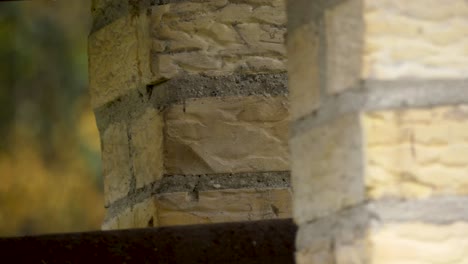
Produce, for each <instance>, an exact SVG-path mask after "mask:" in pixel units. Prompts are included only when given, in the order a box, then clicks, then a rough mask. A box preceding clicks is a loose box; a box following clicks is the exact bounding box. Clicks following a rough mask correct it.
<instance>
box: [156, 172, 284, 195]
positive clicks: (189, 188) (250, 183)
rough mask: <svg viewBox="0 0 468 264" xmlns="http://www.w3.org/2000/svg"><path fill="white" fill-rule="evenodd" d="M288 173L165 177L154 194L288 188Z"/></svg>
mask: <svg viewBox="0 0 468 264" xmlns="http://www.w3.org/2000/svg"><path fill="white" fill-rule="evenodd" d="M289 174H290V173H289V171H268V172H242V173H218V174H203V175H165V177H164V178H163V179H162V180H161V181H160V182H159V186H158V188H157V190H156V191H155V192H156V193H171V192H193V191H194V190H196V191H206V190H224V189H248V188H253V189H271V188H289V187H290V186H291V180H290V175H289Z"/></svg>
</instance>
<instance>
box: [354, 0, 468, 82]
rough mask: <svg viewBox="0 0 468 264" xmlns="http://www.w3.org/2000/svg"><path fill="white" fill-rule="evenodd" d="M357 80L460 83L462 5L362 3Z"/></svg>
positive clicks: (467, 39) (465, 65)
mask: <svg viewBox="0 0 468 264" xmlns="http://www.w3.org/2000/svg"><path fill="white" fill-rule="evenodd" d="M364 20H365V24H366V35H365V38H364V42H365V44H364V45H365V53H364V65H363V66H364V68H363V75H362V76H363V77H364V78H370V79H398V78H429V79H442V78H465V77H466V73H467V72H468V49H467V47H468V34H467V30H468V26H467V23H468V2H467V1H464V0H449V1H444V2H440V1H437V0H430V1H427V0H415V1H406V0H395V1H394V0H366V1H365V7H364Z"/></svg>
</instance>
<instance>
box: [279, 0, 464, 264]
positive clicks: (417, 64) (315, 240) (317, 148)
mask: <svg viewBox="0 0 468 264" xmlns="http://www.w3.org/2000/svg"><path fill="white" fill-rule="evenodd" d="M287 12H288V39H287V43H288V57H289V58H288V68H289V69H290V72H289V78H290V85H289V89H290V94H291V111H292V118H293V121H292V125H291V132H290V134H291V137H290V138H291V139H290V146H291V170H292V184H293V189H294V194H293V203H294V210H293V211H294V218H295V220H296V223H297V224H298V225H299V233H298V237H297V241H296V243H297V244H296V246H297V249H296V250H297V253H296V260H297V263H442V262H445V263H467V261H468V254H467V252H468V238H467V236H466V233H467V232H468V222H467V218H468V210H467V208H468V207H467V206H466V202H467V201H468V200H467V198H466V194H467V191H468V188H467V187H468V185H467V179H468V170H467V168H468V167H467V166H468V156H467V155H465V154H466V152H467V150H468V144H467V143H468V118H467V117H468V115H467V114H468V111H467V109H468V108H467V103H468V81H467V77H468V75H467V74H468V64H467V60H468V53H467V52H466V51H467V50H466V48H467V47H468V34H467V33H468V27H467V25H468V24H467V23H468V3H467V2H466V1H460V0H453V1H447V2H444V3H442V2H438V1H423V0H421V1H403V0H401V1H400V0H395V1H394V0H392V1H387V0H339V1H305V0H302V1H301V0H297V1H294V0H291V1H288V7H287ZM304 58H307V61H306V60H304Z"/></svg>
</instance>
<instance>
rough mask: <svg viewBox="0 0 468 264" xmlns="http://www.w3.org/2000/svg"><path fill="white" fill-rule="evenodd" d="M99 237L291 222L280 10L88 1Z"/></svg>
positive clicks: (264, 5)
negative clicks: (122, 231)
mask: <svg viewBox="0 0 468 264" xmlns="http://www.w3.org/2000/svg"><path fill="white" fill-rule="evenodd" d="M93 13H94V18H95V19H94V27H93V32H92V33H91V35H90V44H89V54H90V75H91V76H90V77H91V95H92V102H93V106H94V108H95V112H96V116H97V122H98V126H99V129H100V132H101V142H102V150H103V163H104V185H105V197H106V207H107V208H108V210H107V217H106V220H105V222H104V224H103V228H104V229H117V228H132V227H146V226H163V225H182V224H198V223H216V222H228V221H245V220H260V219H274V218H288V217H291V206H290V204H291V190H290V177H289V152H288V143H287V142H288V125H289V106H288V101H287V88H286V85H287V78H286V73H285V71H286V68H285V61H286V55H285V50H286V49H285V47H284V45H283V42H284V35H285V32H286V25H285V22H286V20H285V18H286V13H285V12H284V3H283V1H282V0H275V1H261V0H246V1H240V0H237V1H236V0H231V1H227V0H216V1H215V0H212V1H196V0H192V1H164V2H160V1H159V2H157V1H95V2H94V5H93Z"/></svg>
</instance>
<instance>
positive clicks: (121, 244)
mask: <svg viewBox="0 0 468 264" xmlns="http://www.w3.org/2000/svg"><path fill="white" fill-rule="evenodd" d="M296 231H297V228H296V226H295V224H294V223H293V222H292V220H290V219H287V220H266V221H251V222H240V223H226V224H211V225H194V226H179V227H161V228H147V229H134V230H119V231H102V232H87V233H71V234H56V235H44V236H31V237H16V238H0V258H1V260H2V261H1V262H2V263H39V264H53V263H127V264H129V263H158V264H164V263H243V264H250V263H252V264H253V263H268V264H275V263H281V264H285V263H286V264H287V263H294V255H293V254H294V238H295V234H296Z"/></svg>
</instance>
